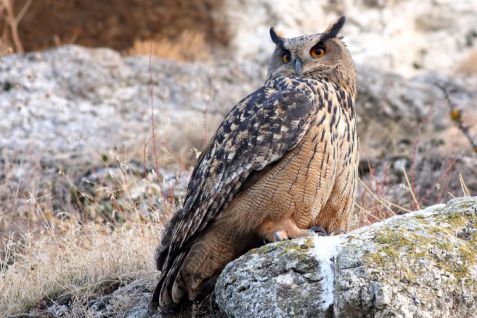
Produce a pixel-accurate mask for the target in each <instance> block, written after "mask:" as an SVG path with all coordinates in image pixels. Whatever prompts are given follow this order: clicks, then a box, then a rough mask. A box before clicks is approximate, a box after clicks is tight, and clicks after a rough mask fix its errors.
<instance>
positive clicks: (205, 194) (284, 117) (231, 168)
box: [161, 82, 318, 267]
mask: <svg viewBox="0 0 477 318" xmlns="http://www.w3.org/2000/svg"><path fill="white" fill-rule="evenodd" d="M281 84H282V83H280V82H278V83H276V85H273V86H272V87H262V88H261V89H259V90H257V91H255V92H254V93H252V94H251V95H249V96H248V97H246V98H245V99H243V100H242V101H241V102H239V103H238V104H237V105H236V106H235V107H234V108H233V109H232V110H231V112H230V113H229V114H228V115H227V116H226V118H225V119H224V121H223V122H222V124H221V125H220V127H219V128H218V129H217V132H216V134H215V136H214V137H213V139H212V140H211V142H210V144H209V146H208V147H207V150H206V151H205V152H204V153H203V154H202V155H201V157H200V158H199V161H198V163H197V165H196V167H195V169H194V171H193V172H192V176H191V179H190V181H189V185H188V191H187V192H188V195H187V197H186V199H185V202H184V206H183V208H182V209H181V210H180V211H178V213H177V214H176V215H175V216H174V219H175V220H173V223H175V224H171V226H172V228H171V229H170V231H171V232H170V234H171V237H170V238H169V239H170V241H169V242H168V243H169V244H168V245H169V246H168V248H167V250H168V253H167V254H168V256H170V255H174V254H176V253H175V252H177V251H179V250H180V249H181V248H182V247H183V246H184V244H186V243H187V241H190V240H191V239H193V238H194V237H195V236H196V235H197V234H198V233H200V232H201V231H202V230H204V229H205V228H206V227H207V225H208V224H210V222H211V221H212V220H214V219H215V218H216V217H217V215H218V213H220V212H221V211H222V210H223V209H224V208H225V207H226V206H227V204H228V203H229V202H230V201H231V200H232V199H233V197H234V195H235V194H236V193H237V192H239V191H240V189H241V186H242V184H243V183H244V182H245V181H246V179H247V178H248V177H249V176H250V174H252V173H253V172H256V171H260V170H262V169H264V168H265V167H266V166H268V165H269V164H272V163H274V162H276V161H278V160H279V159H281V158H282V157H283V156H284V154H285V153H286V152H287V151H290V150H291V149H293V148H294V147H295V146H296V145H297V144H298V143H299V142H300V140H301V139H302V137H303V136H304V135H305V133H306V132H307V131H308V128H309V127H310V124H311V122H312V118H313V117H314V116H313V115H314V114H315V113H316V111H317V104H318V103H317V102H315V100H314V95H313V94H312V93H311V91H310V90H309V89H304V87H303V85H298V84H297V85H286V87H283V85H282V86H281ZM164 256H165V255H164ZM168 258H169V257H167V259H168ZM166 263H168V261H166ZM161 267H162V266H161Z"/></svg>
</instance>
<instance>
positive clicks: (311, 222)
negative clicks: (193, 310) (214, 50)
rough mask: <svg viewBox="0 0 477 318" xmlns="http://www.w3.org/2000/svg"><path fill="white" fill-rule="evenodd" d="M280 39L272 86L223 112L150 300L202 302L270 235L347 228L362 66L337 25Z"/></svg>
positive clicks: (170, 232) (163, 253)
mask: <svg viewBox="0 0 477 318" xmlns="http://www.w3.org/2000/svg"><path fill="white" fill-rule="evenodd" d="M344 22H345V18H344V17H341V18H340V19H338V20H337V21H336V22H335V23H334V24H333V25H331V26H330V27H329V28H328V29H327V30H326V31H325V32H323V33H317V34H312V35H306V36H300V37H295V38H284V37H281V36H279V35H278V34H277V33H275V31H274V30H273V28H271V29H270V35H271V38H272V40H273V42H274V43H275V44H276V48H275V51H274V53H273V55H272V57H271V61H270V67H269V72H268V76H267V79H266V81H265V84H264V85H263V86H262V87H261V88H259V89H258V90H256V91H255V92H253V93H252V94H250V95H249V96H247V97H245V98H244V99H243V100H241V101H240V102H239V103H238V104H237V105H235V107H233V108H232V110H231V111H230V112H229V113H228V115H227V116H226V117H225V119H224V121H223V122H222V124H221V125H220V127H219V128H218V129H217V132H216V133H215V135H214V137H213V138H212V140H211V141H210V143H209V144H208V146H207V148H206V149H205V150H204V152H203V153H202V155H201V156H200V158H199V159H198V162H197V164H196V166H195V168H194V170H193V172H192V176H191V178H190V181H189V184H188V188H187V195H186V198H185V201H184V205H183V208H182V209H180V210H178V211H177V212H176V213H175V215H174V216H173V217H172V219H171V221H170V222H169V224H168V225H167V226H166V229H165V232H164V234H163V238H162V243H161V245H160V246H159V248H158V250H157V254H156V262H157V267H158V269H159V270H160V271H161V275H160V278H159V283H158V285H157V287H156V290H155V292H154V295H153V299H152V303H153V304H156V303H159V304H160V305H161V306H167V305H171V304H177V303H179V302H180V301H181V300H182V299H184V298H187V299H189V300H194V299H196V298H197V297H198V296H199V295H200V294H201V293H202V291H203V290H204V288H205V287H206V286H209V285H211V284H209V282H213V281H214V280H213V279H214V278H216V277H217V275H218V274H219V273H220V271H221V270H222V269H223V268H224V266H225V265H226V264H227V263H228V262H230V261H231V260H233V259H235V258H237V257H238V256H240V255H242V254H244V253H245V252H246V251H247V250H249V249H251V248H253V247H257V246H259V245H260V244H261V243H262V242H263V241H266V242H274V241H279V240H285V239H293V238H297V237H303V236H308V235H313V234H315V231H314V230H313V229H314V228H316V229H324V230H325V231H326V232H337V231H346V230H347V227H348V223H349V219H350V214H351V210H352V208H353V204H354V193H355V188H356V181H357V161H358V151H357V146H358V139H357V135H356V124H355V111H354V102H355V97H356V90H357V88H356V72H355V68H354V65H353V61H352V59H351V56H350V53H349V51H348V49H347V48H346V46H345V45H344V44H343V42H342V41H341V40H340V38H338V37H337V35H338V32H339V31H340V29H341V28H342V26H343V24H344Z"/></svg>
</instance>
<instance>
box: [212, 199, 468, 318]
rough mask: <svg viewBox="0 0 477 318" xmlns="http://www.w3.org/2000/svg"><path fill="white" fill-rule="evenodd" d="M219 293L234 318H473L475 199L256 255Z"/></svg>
mask: <svg viewBox="0 0 477 318" xmlns="http://www.w3.org/2000/svg"><path fill="white" fill-rule="evenodd" d="M215 293H216V297H217V303H218V305H219V307H220V308H221V309H222V310H223V311H224V312H225V313H226V314H227V315H228V316H230V317H296V316H300V317H417V316H419V317H473V316H474V315H475V312H476V310H477V197H473V198H459V199H454V200H452V201H450V202H449V203H448V204H441V205H436V206H433V207H430V208H427V209H425V210H423V211H418V212H413V213H409V214H406V215H402V216H396V217H392V218H390V219H388V220H385V221H383V222H379V223H375V224H373V225H371V226H368V227H364V228H361V229H358V230H355V231H352V232H350V233H348V234H345V235H340V236H331V237H310V238H304V239H297V240H292V241H284V242H279V243H274V244H268V245H265V246H263V247H261V248H258V249H254V250H252V251H250V252H248V253H247V254H245V255H243V256H242V257H240V258H239V259H237V260H235V261H233V262H231V263H229V264H228V265H227V266H226V268H225V269H224V271H223V272H222V274H221V275H220V276H219V279H218V281H217V285H216V288H215Z"/></svg>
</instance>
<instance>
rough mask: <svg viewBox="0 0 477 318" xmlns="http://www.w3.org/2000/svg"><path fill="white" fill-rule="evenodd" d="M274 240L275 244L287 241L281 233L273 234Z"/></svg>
mask: <svg viewBox="0 0 477 318" xmlns="http://www.w3.org/2000/svg"><path fill="white" fill-rule="evenodd" d="M273 240H274V241H275V242H279V241H284V240H285V239H284V238H283V236H282V235H281V234H280V233H279V232H275V233H273Z"/></svg>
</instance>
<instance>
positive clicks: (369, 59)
mask: <svg viewBox="0 0 477 318" xmlns="http://www.w3.org/2000/svg"><path fill="white" fill-rule="evenodd" d="M221 11H222V12H221V13H220V14H219V15H218V17H217V20H218V21H226V22H228V23H227V24H228V25H231V26H233V27H232V28H230V29H231V30H229V34H230V40H229V41H230V48H231V50H232V51H233V53H234V54H233V55H234V56H238V57H240V58H241V59H246V60H249V59H254V60H257V61H260V62H262V63H263V62H264V61H266V60H267V58H268V54H269V53H270V52H271V51H272V49H273V45H272V43H271V41H268V29H269V28H270V27H271V26H275V27H277V30H278V31H283V32H284V34H285V35H286V36H294V35H298V34H308V33H314V32H321V31H323V30H324V29H325V28H326V27H327V26H328V25H329V24H330V23H331V22H333V21H335V20H336V18H337V17H338V16H340V15H343V14H345V15H346V16H347V18H348V22H347V24H346V25H345V27H344V29H343V32H342V34H343V35H344V37H345V39H344V40H345V42H346V43H347V44H348V47H349V48H350V50H351V52H352V54H353V58H354V60H355V61H356V62H358V63H359V64H367V65H371V66H374V67H375V68H378V69H381V70H385V71H388V72H389V71H390V72H393V73H398V74H400V75H404V76H412V75H416V74H418V73H422V72H423V71H425V72H429V71H432V72H443V73H447V74H449V73H452V72H453V71H454V70H455V67H456V65H457V64H458V61H460V60H464V59H465V58H466V54H467V53H468V52H470V51H471V50H472V49H473V48H475V47H476V46H477V3H476V2H475V1H461V2H459V3H458V4H456V3H454V2H448V1H431V0H426V1H419V0H412V1H399V0H397V1H375V0H371V1H370V0H351V1H345V2H343V1H321V2H319V1H313V0H305V1H293V0H284V1H280V2H279V3H277V2H276V1H273V0H259V1H254V0H240V1H236V0H228V1H226V2H225V4H224V5H223V6H222V9H221ZM396 12H399V15H396ZM217 25H218V26H221V25H223V24H221V23H218V24H217ZM236 26H240V27H239V28H237V27H236Z"/></svg>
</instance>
